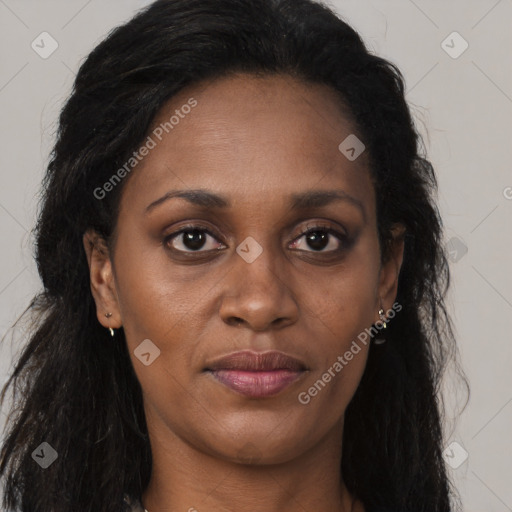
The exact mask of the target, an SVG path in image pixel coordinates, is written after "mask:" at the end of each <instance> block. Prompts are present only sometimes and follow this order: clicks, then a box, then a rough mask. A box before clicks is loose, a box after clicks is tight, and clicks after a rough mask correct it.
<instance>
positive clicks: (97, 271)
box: [0, 0, 454, 512]
mask: <svg viewBox="0 0 512 512" xmlns="http://www.w3.org/2000/svg"><path fill="white" fill-rule="evenodd" d="M420 142H421V141H420V137H419V135H418V134H417V132H416V131H415V128H414V124H413V121H412V119H411V115H410V112H409V110H408V107H407V104H406V102H405V98H404V85H403V78H402V75H401V74H400V71H399V70H398V69H397V68H396V67H395V66H394V65H393V64H391V63H389V62H387V61H385V60H383V59H382V58H379V57H377V56H375V55H372V54H371V53H369V52H368V51H367V50H366V48H365V46H364V44H363V42H362V41H361V39H360V37H359V36H358V35H357V33H356V32H355V31H354V30H353V29H352V28H350V27H349V26H348V25H347V24H346V23H344V22H343V21H342V20H340V19H339V18H338V17H336V16H335V14H334V13H333V12H332V11H330V10H329V9H328V8H327V7H324V6H322V5H320V4H318V3H315V2H313V1H312V0H160V1H157V2H155V3H154V4H152V5H151V6H149V7H148V8H147V9H146V10H144V11H143V12H141V13H140V14H138V15H137V16H136V17H134V18H133V19H132V20H131V21H129V22H128V23H126V24H125V25H123V26H121V27H119V28H117V29H116V30H114V31H113V32H112V33H111V34H110V35H109V36H108V37H107V38H106V39H105V40H104V41H103V42H102V43H101V44H99V45H98V46H97V48H95V49H94V51H93V52H92V53H91V54H90V55H89V57H88V58H87V60H86V61H85V62H84V64H83V65H82V66H81V68H80V70H79V72H78V75H77V78H76V82H75V86H74V90H73V92H72V94H71V97H70V98H69V100H68V101H67V103H66V105H65V107H64V109H63V111H62V113H61V116H60V129H59V134H58V139H57V142H56V145H55V148H54V151H53V154H52V159H51V162H50V164H49V166H48V172H47V175H46V179H45V182H44V194H43V202H42V209H41V213H40V217H39V221H38V225H37V255H36V258H37V263H38V268H39V272H40V275H41V278H42V281H43V284H44V290H43V292H42V293H41V294H40V295H38V296H37V297H36V298H35V299H34V300H33V302H32V304H31V306H30V308H29V309H30V311H32V312H33V314H35V315H36V318H37V319H38V322H37V324H35V327H34V331H33V333H32V334H31V338H30V341H29V343H28V346H27V347H26V348H25V350H24V352H23V354H22V355H21V357H20V359H19V361H18V363H17V366H16V367H15V370H14V372H13V375H12V376H11V378H10V380H9V382H8V386H11V385H14V384H16V388H15V391H16V394H15V396H14V400H15V402H14V403H15V404H17V405H18V406H19V407H18V409H16V411H17V414H16V413H15V411H13V414H12V417H11V423H10V430H9V432H8V435H7V437H6V439H5V442H4V444H3V447H2V460H1V463H0V473H1V474H2V477H3V479H4V482H5V498H4V506H5V507H6V508H10V509H15V510H21V511H31V512H33V511H38V512H39V511H41V512H42V511H52V512H57V511H59V512H60V511H70V510H72V511H74V512H75V511H77V512H78V511H95V512H100V511H105V512H106V511H108V512H112V511H116V510H119V511H121V510H123V511H124V510H147V511H149V512H158V511H163V510H168V511H174V510H189V511H194V510H197V511H206V510H209V511H220V510H244V511H251V512H254V511H265V512H269V511H270V512H274V511H277V510H279V511H292V510H293V511H295V510H311V511H313V510H314V511H316V512H327V511H329V512H332V511H337V512H338V511H343V512H348V511H353V512H355V511H357V512H361V511H366V512H375V511H388V512H400V511H415V512H419V511H428V512H434V511H435V512H445V511H449V510H453V508H452V505H450V501H453V500H451V498H452V497H453V496H451V494H452V492H451V491H450V483H449V481H448V478H447V474H446V471H445V466H444V462H443V459H442V449H443V439H442V428H441V411H440V410H439V409H438V398H437V392H438V385H439V382H440V377H441V373H442V370H443V366H444V364H445V361H446V358H447V356H448V355H449V354H450V353H451V350H452V349H453V347H454V340H453V334H452V330H451V327H450V319H449V317H448V314H447V312H446V310H445V304H444V295H445V293H446V289H447V287H448V284H449V270H448V266H447V260H446V258H445V255H444V252H443V248H442V245H441V239H442V222H441V219H440V216H439V213H438V210H437V207H436V204H435V201H434V198H433V194H434V192H435V189H436V178H435V174H434V171H433V169H432V166H431V165H430V163H429V162H428V160H427V159H426V158H425V157H423V156H421V155H420V152H419V151H420V150H419V146H420ZM5 391H6V390H4V393H5ZM4 393H3V394H2V399H3V397H4Z"/></svg>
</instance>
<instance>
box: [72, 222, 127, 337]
mask: <svg viewBox="0 0 512 512" xmlns="http://www.w3.org/2000/svg"><path fill="white" fill-rule="evenodd" d="M82 240H83V244H84V249H85V254H86V256H87V262H88V264H89V274H90V281H91V292H92V296H93V298H94V301H95V302H96V315H97V317H98V321H99V322H100V324H101V325H103V327H105V328H108V327H112V328H113V329H118V328H119V327H121V325H122V321H121V314H120V311H119V301H118V298H117V291H116V287H115V282H114V276H113V273H112V262H111V260H110V255H109V250H108V247H107V244H106V242H105V239H104V238H103V237H102V236H101V235H99V234H98V233H96V232H95V231H94V230H87V231H86V232H85V234H84V236H83V238H82ZM107 313H112V316H110V317H107V316H105V315H106V314H107Z"/></svg>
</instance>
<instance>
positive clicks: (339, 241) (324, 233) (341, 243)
mask: <svg viewBox="0 0 512 512" xmlns="http://www.w3.org/2000/svg"><path fill="white" fill-rule="evenodd" d="M302 239H304V242H301V240H302ZM347 240H348V239H347V236H346V235H344V234H342V233H339V232H338V231H336V230H334V229H332V228H331V227H323V226H313V227H312V228H310V229H308V230H307V231H305V232H303V233H302V234H301V235H300V236H299V237H298V238H296V239H295V241H294V242H293V247H294V249H299V250H301V251H303V250H305V251H308V247H309V248H311V249H312V252H336V251H340V250H342V249H344V248H345V244H346V243H347ZM326 248H327V250H325V249H326ZM309 252H311V251H309Z"/></svg>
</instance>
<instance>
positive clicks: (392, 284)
mask: <svg viewBox="0 0 512 512" xmlns="http://www.w3.org/2000/svg"><path fill="white" fill-rule="evenodd" d="M391 233H392V239H391V240H390V242H389V247H388V255H387V259H386V261H384V262H383V263H382V264H381V268H380V277H379V297H380V301H381V304H382V309H384V311H387V310H388V309H390V308H391V306H392V305H393V303H394V302H395V299H396V294H397V290H398V276H399V275H400V268H401V267H402V261H403V257H404V235H405V226H404V225H403V224H394V226H393V228H392V229H391Z"/></svg>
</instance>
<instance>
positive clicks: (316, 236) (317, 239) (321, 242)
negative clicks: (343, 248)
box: [307, 231, 329, 250]
mask: <svg viewBox="0 0 512 512" xmlns="http://www.w3.org/2000/svg"><path fill="white" fill-rule="evenodd" d="M307 239H308V244H309V246H310V247H311V248H312V249H315V250H322V249H325V247H327V244H328V242H329V241H328V234H327V233H324V232H322V231H314V232H313V233H310V234H309V235H308V236H307Z"/></svg>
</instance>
